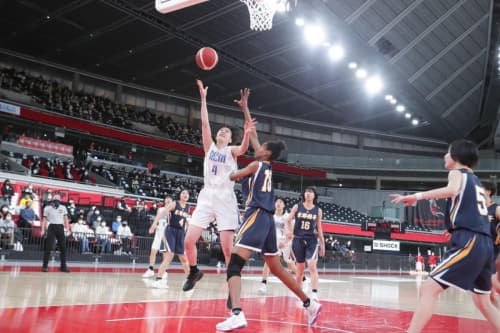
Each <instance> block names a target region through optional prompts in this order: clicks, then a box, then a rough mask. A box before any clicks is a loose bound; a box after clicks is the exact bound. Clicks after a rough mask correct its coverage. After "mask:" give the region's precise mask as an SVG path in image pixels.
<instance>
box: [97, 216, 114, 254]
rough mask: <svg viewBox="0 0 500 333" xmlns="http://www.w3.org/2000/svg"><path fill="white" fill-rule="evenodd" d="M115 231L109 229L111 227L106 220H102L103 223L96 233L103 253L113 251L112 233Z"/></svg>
mask: <svg viewBox="0 0 500 333" xmlns="http://www.w3.org/2000/svg"><path fill="white" fill-rule="evenodd" d="M112 234H113V233H112V232H111V231H110V230H109V227H108V226H107V225H106V221H102V222H101V224H100V225H99V226H98V227H97V228H96V230H95V235H96V237H97V241H98V242H99V245H100V246H101V253H110V252H111V235H112Z"/></svg>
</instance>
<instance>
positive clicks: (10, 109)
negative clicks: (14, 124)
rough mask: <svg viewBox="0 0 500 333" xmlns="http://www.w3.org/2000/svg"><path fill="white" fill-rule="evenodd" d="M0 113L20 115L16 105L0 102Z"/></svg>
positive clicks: (19, 109)
mask: <svg viewBox="0 0 500 333" xmlns="http://www.w3.org/2000/svg"><path fill="white" fill-rule="evenodd" d="M0 111H1V112H5V113H10V114H14V115H16V116H19V114H20V113H21V108H20V107H19V106H17V105H12V104H8V103H4V102H0Z"/></svg>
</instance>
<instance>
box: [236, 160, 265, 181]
mask: <svg viewBox="0 0 500 333" xmlns="http://www.w3.org/2000/svg"><path fill="white" fill-rule="evenodd" d="M258 169H259V162H257V161H253V162H252V163H250V164H249V165H247V166H246V167H244V168H243V169H240V170H237V171H234V172H231V174H230V175H229V179H231V180H232V181H235V180H239V179H243V178H245V177H246V176H250V175H253V174H255V173H256V172H257V170H258Z"/></svg>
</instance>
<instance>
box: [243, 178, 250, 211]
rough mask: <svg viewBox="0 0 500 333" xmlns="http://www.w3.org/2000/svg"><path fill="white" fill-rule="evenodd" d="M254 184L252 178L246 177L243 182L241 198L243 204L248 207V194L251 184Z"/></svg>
mask: <svg viewBox="0 0 500 333" xmlns="http://www.w3.org/2000/svg"><path fill="white" fill-rule="evenodd" d="M251 183H252V177H245V178H243V180H242V181H241V198H242V202H243V204H244V205H245V207H246V206H248V205H247V198H248V194H249V193H250V184H251Z"/></svg>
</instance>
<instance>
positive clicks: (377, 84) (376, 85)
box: [365, 76, 384, 94]
mask: <svg viewBox="0 0 500 333" xmlns="http://www.w3.org/2000/svg"><path fill="white" fill-rule="evenodd" d="M365 88H366V91H367V92H368V93H369V94H378V93H379V92H381V91H382V89H383V88H384V83H383V82H382V79H380V77H378V76H372V77H370V78H368V79H367V80H366V83H365Z"/></svg>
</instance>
